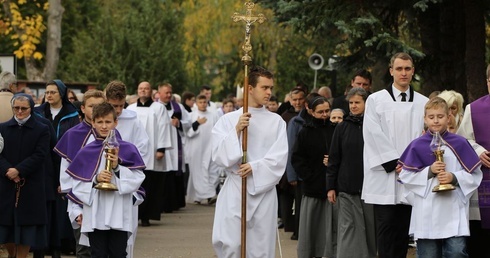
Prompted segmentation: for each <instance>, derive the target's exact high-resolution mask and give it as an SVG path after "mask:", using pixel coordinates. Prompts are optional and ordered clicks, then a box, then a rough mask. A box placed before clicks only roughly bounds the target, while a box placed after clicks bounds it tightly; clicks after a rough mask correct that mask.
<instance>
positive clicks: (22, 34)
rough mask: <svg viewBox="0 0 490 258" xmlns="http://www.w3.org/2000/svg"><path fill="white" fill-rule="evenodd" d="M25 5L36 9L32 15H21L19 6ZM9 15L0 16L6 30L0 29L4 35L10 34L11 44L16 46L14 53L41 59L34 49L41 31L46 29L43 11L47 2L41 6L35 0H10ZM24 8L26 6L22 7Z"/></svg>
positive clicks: (39, 38)
mask: <svg viewBox="0 0 490 258" xmlns="http://www.w3.org/2000/svg"><path fill="white" fill-rule="evenodd" d="M20 5H26V6H28V8H29V10H30V11H32V10H36V13H34V14H33V15H32V16H23V14H22V13H21V11H20V9H19V6H20ZM9 7H10V10H9V12H7V13H10V16H9V17H0V18H1V19H2V20H3V24H5V25H6V28H7V29H6V30H5V31H3V30H0V32H1V33H3V34H5V35H7V36H8V35H10V39H11V40H12V41H13V42H12V44H13V46H15V47H18V48H17V50H15V51H14V54H15V55H16V56H17V57H18V58H19V59H20V58H23V57H26V58H29V57H31V56H32V57H34V58H35V59H41V58H42V57H43V55H42V54H41V53H40V52H38V51H36V48H37V45H38V44H39V43H40V42H41V36H42V33H43V32H44V31H45V30H46V25H45V21H44V18H43V13H44V12H46V10H47V9H48V7H49V5H48V3H46V4H44V5H43V6H41V4H40V3H39V2H37V1H36V0H31V1H27V0H17V2H15V1H11V2H10V5H9ZM23 8H26V7H23Z"/></svg>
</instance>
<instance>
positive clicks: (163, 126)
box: [127, 102, 173, 172]
mask: <svg viewBox="0 0 490 258" xmlns="http://www.w3.org/2000/svg"><path fill="white" fill-rule="evenodd" d="M127 109H128V110H132V111H135V112H136V114H137V117H138V120H139V121H140V122H141V124H142V125H143V127H144V128H145V130H146V133H147V134H148V137H149V142H148V143H149V146H148V150H149V155H146V159H145V157H143V161H144V162H145V165H146V169H147V170H153V171H160V172H163V171H166V170H165V159H161V160H157V159H156V158H155V154H156V151H157V149H162V148H165V151H167V149H170V148H172V147H173V146H172V141H171V134H170V129H171V128H170V127H171V126H172V125H171V124H170V118H169V116H168V114H167V110H166V109H165V107H164V106H163V105H162V104H160V103H158V102H153V103H152V104H151V105H150V107H138V106H137V104H136V103H133V104H131V105H129V106H128V108H127Z"/></svg>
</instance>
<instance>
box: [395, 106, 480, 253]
mask: <svg viewBox="0 0 490 258" xmlns="http://www.w3.org/2000/svg"><path fill="white" fill-rule="evenodd" d="M425 111H426V113H425V123H426V125H427V127H428V130H427V132H426V133H425V134H424V135H423V136H421V137H419V138H417V139H415V140H414V141H412V143H410V145H409V146H408V147H407V149H406V150H405V152H404V153H403V154H402V156H401V157H400V164H402V165H403V168H402V171H401V173H400V180H401V181H402V182H403V185H404V186H405V191H406V192H405V195H406V197H407V201H408V202H409V203H410V204H411V205H412V207H413V208H412V217H411V223H410V233H411V234H413V235H414V238H415V239H417V256H418V257H438V256H441V254H444V256H445V257H467V254H466V237H467V236H469V235H470V226H469V206H470V205H469V203H470V197H471V196H472V194H473V193H474V192H475V191H476V189H477V188H478V186H479V185H480V182H481V181H482V177H483V174H482V171H481V169H480V167H481V163H480V160H479V158H478V155H477V154H476V152H475V151H474V150H473V148H472V147H471V145H470V144H469V142H468V141H467V140H466V139H465V138H464V137H462V136H460V135H457V134H453V133H451V132H449V131H448V124H449V108H448V105H447V104H446V102H445V101H444V99H442V98H440V97H435V98H433V99H431V100H430V101H429V102H428V103H427V105H426V109H425ZM436 132H438V133H439V134H436ZM434 137H440V139H441V141H442V142H443V143H444V145H443V146H442V147H439V148H440V149H441V150H443V151H444V152H443V160H437V159H436V156H435V155H434V154H433V149H432V148H431V147H432V146H431V145H432V144H433V138H434ZM439 184H446V185H451V186H453V188H454V190H447V191H435V192H434V191H433V189H434V188H435V187H437V186H438V185H439Z"/></svg>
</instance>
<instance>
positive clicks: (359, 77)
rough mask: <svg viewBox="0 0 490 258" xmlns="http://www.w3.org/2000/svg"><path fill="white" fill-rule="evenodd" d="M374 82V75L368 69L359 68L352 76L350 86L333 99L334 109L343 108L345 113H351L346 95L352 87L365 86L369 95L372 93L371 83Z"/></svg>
mask: <svg viewBox="0 0 490 258" xmlns="http://www.w3.org/2000/svg"><path fill="white" fill-rule="evenodd" d="M372 82H373V77H372V76H371V73H370V72H369V71H368V70H366V69H361V70H357V71H356V72H355V73H354V76H352V80H351V81H350V85H349V86H350V87H349V86H347V87H346V88H345V92H344V95H341V96H338V97H336V98H335V99H334V100H333V103H332V109H336V108H341V109H343V110H344V113H345V114H349V112H350V110H349V102H348V101H347V100H346V99H345V96H346V95H347V93H348V92H349V91H350V89H352V88H360V87H362V88H364V90H366V91H367V93H368V95H369V94H371V84H372Z"/></svg>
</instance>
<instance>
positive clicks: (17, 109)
mask: <svg viewBox="0 0 490 258" xmlns="http://www.w3.org/2000/svg"><path fill="white" fill-rule="evenodd" d="M12 108H13V109H14V110H15V112H19V111H22V112H26V111H27V110H29V109H30V107H12Z"/></svg>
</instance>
